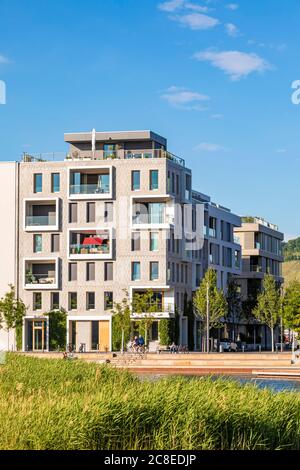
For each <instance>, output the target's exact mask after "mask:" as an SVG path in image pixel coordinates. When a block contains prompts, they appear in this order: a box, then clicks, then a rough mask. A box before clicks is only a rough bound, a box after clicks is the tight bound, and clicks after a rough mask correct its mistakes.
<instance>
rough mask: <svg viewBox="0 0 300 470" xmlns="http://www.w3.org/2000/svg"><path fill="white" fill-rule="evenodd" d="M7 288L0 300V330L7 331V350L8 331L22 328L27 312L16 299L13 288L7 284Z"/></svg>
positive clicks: (20, 301) (23, 305)
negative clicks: (7, 290)
mask: <svg viewBox="0 0 300 470" xmlns="http://www.w3.org/2000/svg"><path fill="white" fill-rule="evenodd" d="M9 288H10V290H9V292H7V293H6V294H5V295H4V297H3V298H2V299H1V300H0V328H4V329H5V330H6V331H7V341H8V349H9V333H10V330H12V329H15V328H20V327H21V326H22V324H23V318H24V316H25V314H26V310H27V308H26V306H25V304H24V302H23V301H22V300H21V299H18V298H17V297H16V290H15V287H14V286H13V285H12V284H9ZM3 325H4V326H3Z"/></svg>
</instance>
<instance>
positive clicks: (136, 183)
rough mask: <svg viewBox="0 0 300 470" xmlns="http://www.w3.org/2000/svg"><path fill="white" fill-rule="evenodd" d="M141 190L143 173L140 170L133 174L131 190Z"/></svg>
mask: <svg viewBox="0 0 300 470" xmlns="http://www.w3.org/2000/svg"><path fill="white" fill-rule="evenodd" d="M140 188H141V173H140V171H138V170H134V171H132V172H131V189H132V191H138V190H139V189H140Z"/></svg>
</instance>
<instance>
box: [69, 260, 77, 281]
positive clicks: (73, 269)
mask: <svg viewBox="0 0 300 470" xmlns="http://www.w3.org/2000/svg"><path fill="white" fill-rule="evenodd" d="M69 281H77V263H69Z"/></svg>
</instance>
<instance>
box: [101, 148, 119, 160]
mask: <svg viewBox="0 0 300 470" xmlns="http://www.w3.org/2000/svg"><path fill="white" fill-rule="evenodd" d="M117 156H118V151H117V145H116V144H104V145H103V158H104V160H106V159H107V158H117Z"/></svg>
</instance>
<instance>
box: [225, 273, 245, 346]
mask: <svg viewBox="0 0 300 470" xmlns="http://www.w3.org/2000/svg"><path fill="white" fill-rule="evenodd" d="M226 300H227V315H226V320H228V321H229V322H232V325H233V331H232V333H233V335H232V336H233V337H232V340H233V341H235V340H236V323H237V321H238V320H239V319H240V318H241V315H242V299H241V294H240V289H239V286H238V283H237V281H236V279H235V278H231V279H230V280H229V282H228V288H227V294H226Z"/></svg>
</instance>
